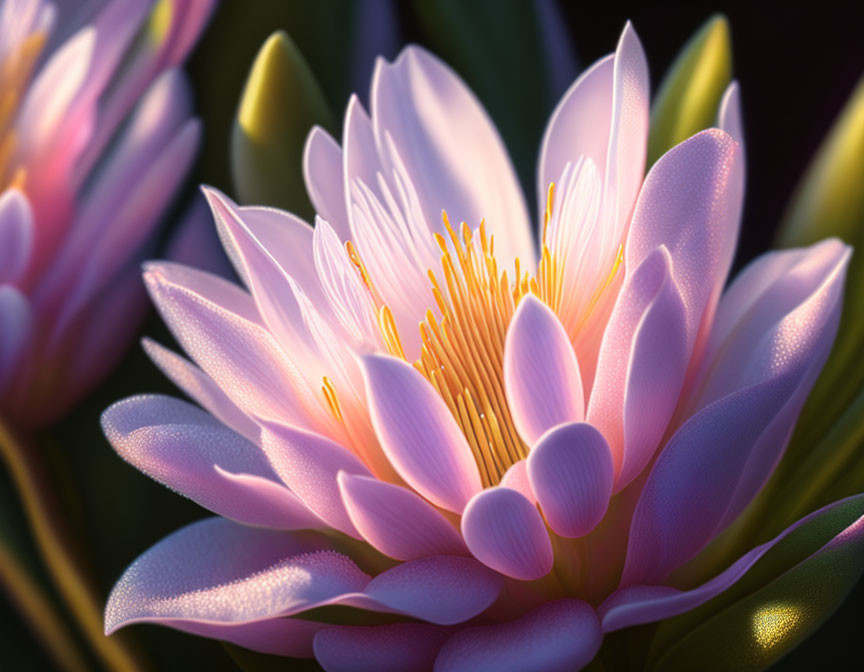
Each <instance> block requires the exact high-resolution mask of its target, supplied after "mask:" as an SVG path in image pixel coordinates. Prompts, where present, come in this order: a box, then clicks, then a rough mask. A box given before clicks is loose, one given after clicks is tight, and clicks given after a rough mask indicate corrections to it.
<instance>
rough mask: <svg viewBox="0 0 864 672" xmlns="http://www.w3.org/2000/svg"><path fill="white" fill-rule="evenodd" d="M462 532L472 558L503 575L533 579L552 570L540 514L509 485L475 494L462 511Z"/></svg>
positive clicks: (548, 541) (548, 542)
mask: <svg viewBox="0 0 864 672" xmlns="http://www.w3.org/2000/svg"><path fill="white" fill-rule="evenodd" d="M462 536H463V537H464V538H465V543H466V544H468V549H469V550H470V551H471V553H472V554H473V555H474V557H475V558H477V559H478V560H479V561H480V562H482V563H483V564H485V565H488V566H489V567H491V568H492V569H494V570H497V571H499V572H501V573H502V574H505V575H506V576H510V577H512V578H514V579H521V580H523V581H532V580H533V579H539V578H540V577H541V576H546V574H548V573H549V572H550V571H551V570H552V562H553V560H554V558H553V554H552V542H551V541H550V540H549V534H548V533H547V532H546V524H545V523H544V522H543V518H541V517H540V514H539V513H538V512H537V509H536V508H535V507H534V505H533V504H532V503H531V502H530V501H528V500H527V499H525V497H524V496H522V495H521V494H520V493H518V492H516V491H515V490H511V489H510V488H503V487H497V488H489V489H487V490H484V491H483V492H480V493H478V494H477V495H475V496H474V498H473V499H472V500H471V501H470V502H469V503H468V506H467V507H465V512H464V514H463V515H462Z"/></svg>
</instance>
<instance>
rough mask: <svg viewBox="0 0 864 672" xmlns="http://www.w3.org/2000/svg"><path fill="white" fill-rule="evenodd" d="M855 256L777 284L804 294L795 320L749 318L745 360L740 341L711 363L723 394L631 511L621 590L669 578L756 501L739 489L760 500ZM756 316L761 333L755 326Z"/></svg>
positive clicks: (689, 429) (693, 422)
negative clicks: (802, 282) (801, 283)
mask: <svg viewBox="0 0 864 672" xmlns="http://www.w3.org/2000/svg"><path fill="white" fill-rule="evenodd" d="M848 252H849V251H848V249H845V250H842V254H841V255H840V258H839V259H837V260H836V263H835V264H833V265H829V266H828V267H827V268H826V269H824V270H825V272H824V273H823V274H816V275H815V276H811V277H810V278H809V280H810V281H809V282H808V283H806V284H807V286H806V288H797V289H793V288H794V287H795V282H796V281H797V278H795V277H794V276H790V275H785V276H783V277H782V278H781V279H780V280H778V283H779V284H780V286H781V287H782V286H783V285H785V281H786V280H787V279H788V281H789V282H791V283H792V285H790V286H787V287H786V291H789V292H795V293H797V292H798V291H800V292H801V294H803V295H804V297H805V298H804V299H803V300H802V301H801V302H800V304H799V305H798V306H797V307H795V308H794V309H793V310H791V311H790V312H788V314H785V315H782V316H780V317H779V319H777V321H776V322H771V321H770V320H769V321H768V323H767V324H766V323H765V322H764V321H763V320H762V315H761V314H760V313H751V314H749V315H748V319H745V320H743V321H742V323H741V324H740V325H739V326H738V327H737V328H736V329H735V335H736V338H737V337H742V338H744V339H745V340H746V343H747V344H748V348H747V350H748V352H747V356H746V357H745V358H730V357H729V355H728V353H732V352H734V351H735V350H736V345H737V344H735V343H734V342H733V343H730V344H727V346H726V347H725V348H724V349H723V351H722V352H721V353H720V355H719V356H718V358H716V360H715V362H713V363H712V367H711V368H714V369H716V370H717V371H720V372H722V373H721V374H719V375H722V376H723V377H724V378H726V379H727V385H725V386H724V387H723V388H722V389H723V391H724V393H725V396H722V397H721V398H719V399H718V400H716V401H712V402H711V403H709V404H708V405H707V406H705V407H704V408H702V409H701V410H700V411H699V412H698V413H696V414H695V415H693V416H692V417H691V418H690V419H689V420H688V421H687V422H685V423H684V424H683V425H682V426H681V428H680V429H679V430H678V431H677V432H676V433H675V435H674V436H673V437H672V438H671V439H670V441H669V443H668V445H667V446H666V447H665V448H664V449H663V452H661V453H660V456H659V458H658V460H657V462H656V463H655V465H654V468H653V470H652V472H651V474H650V475H649V477H648V479H647V481H646V483H645V487H644V489H643V490H642V494H641V495H640V499H639V502H638V504H637V506H636V510H635V512H634V515H633V522H632V526H631V530H630V539H629V545H628V549H627V560H626V564H625V568H624V575H623V577H622V586H626V585H629V584H631V583H649V584H650V583H657V582H659V581H662V580H663V579H664V578H665V576H666V575H667V574H668V572H669V571H671V570H672V569H674V568H675V567H677V566H678V565H680V564H681V563H682V562H684V561H686V560H688V559H689V558H690V557H692V556H693V555H694V554H695V553H696V552H698V551H699V550H700V549H701V548H702V547H703V546H704V545H705V544H706V543H707V542H708V541H709V540H710V539H711V538H712V537H713V536H715V535H716V534H718V533H719V532H720V531H721V530H722V528H723V526H724V525H725V524H727V523H728V522H729V520H730V518H729V516H727V514H728V513H729V511H730V507H734V508H736V509H737V510H740V509H741V508H742V507H743V505H744V504H745V503H746V501H749V500H746V498H744V497H741V496H740V491H739V488H742V487H743V488H744V490H745V491H746V493H747V495H748V496H752V494H755V490H756V489H758V487H754V486H755V485H756V484H760V485H761V482H764V479H765V478H767V476H768V474H769V473H770V468H771V467H772V466H773V463H774V461H776V457H777V456H778V455H779V451H782V448H783V445H784V443H785V439H786V438H788V430H789V429H790V428H791V423H792V421H793V420H794V416H795V414H796V413H797V409H798V408H800V403H803V397H804V396H806V392H807V390H808V389H809V387H810V386H811V385H812V383H813V381H814V380H815V377H816V374H817V373H818V371H819V369H820V368H821V366H822V364H823V363H824V361H825V358H826V357H827V355H828V351H829V350H830V347H831V343H832V341H833V338H834V335H835V333H836V330H837V323H838V320H839V311H840V307H841V296H842V287H843V278H844V275H845V268H846V263H847V261H848ZM823 268H824V267H823ZM781 293H782V292H781ZM750 320H752V321H753V323H755V324H758V325H759V328H758V329H755V330H751V329H750V326H751V323H750ZM733 341H734V339H733ZM709 385H710V377H709ZM790 409H792V411H794V412H792V411H790ZM781 425H785V433H784V432H783V431H780V430H779V429H778V428H779V427H780V426H781ZM766 436H767V437H770V439H771V440H769V441H765V442H763V438H765V437H766Z"/></svg>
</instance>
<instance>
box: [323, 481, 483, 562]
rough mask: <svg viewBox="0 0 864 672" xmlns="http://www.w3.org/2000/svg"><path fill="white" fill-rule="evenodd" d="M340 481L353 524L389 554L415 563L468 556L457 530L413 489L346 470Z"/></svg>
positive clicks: (343, 498)
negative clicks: (423, 560)
mask: <svg viewBox="0 0 864 672" xmlns="http://www.w3.org/2000/svg"><path fill="white" fill-rule="evenodd" d="M338 480H339V490H340V492H341V493H342V500H343V502H344V504H345V508H346V509H347V511H348V515H349V517H350V518H351V522H353V523H354V526H355V528H356V529H357V530H358V531H359V532H360V534H361V536H362V537H363V538H364V539H366V541H368V542H369V543H370V544H372V545H373V546H374V547H375V548H377V549H378V550H379V551H381V552H382V553H384V554H385V555H389V556H390V557H391V558H396V559H397V560H414V559H417V558H422V557H425V556H427V555H467V554H468V549H467V548H465V543H464V542H463V541H462V537H461V535H460V534H459V532H458V531H457V530H456V528H455V527H453V525H451V524H450V523H449V522H448V521H447V520H446V519H445V518H444V516H442V515H441V514H440V513H439V512H438V511H436V510H435V509H434V508H433V507H432V506H430V505H429V504H428V503H427V502H426V501H425V500H423V499H422V498H420V497H419V496H418V495H416V494H414V493H413V492H411V491H410V490H407V489H405V488H402V487H400V486H398V485H393V484H392V483H385V482H383V481H379V480H377V479H374V478H367V477H365V476H355V475H351V474H349V473H347V472H344V471H343V472H340V473H339V479H338Z"/></svg>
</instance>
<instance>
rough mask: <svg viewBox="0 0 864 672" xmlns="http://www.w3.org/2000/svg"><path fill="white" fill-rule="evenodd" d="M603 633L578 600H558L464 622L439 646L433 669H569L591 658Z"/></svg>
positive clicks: (447, 671) (504, 671) (537, 671)
mask: <svg viewBox="0 0 864 672" xmlns="http://www.w3.org/2000/svg"><path fill="white" fill-rule="evenodd" d="M602 640H603V635H602V633H601V631H600V623H599V622H598V621H597V615H596V614H595V613H594V610H593V609H592V608H591V607H590V606H589V605H587V604H586V603H585V602H582V601H581V600H556V601H554V602H548V603H546V604H544V605H542V606H540V607H537V608H536V609H534V611H531V612H529V613H527V614H525V615H524V616H522V617H521V618H519V619H517V620H515V621H513V622H511V623H501V624H498V625H482V626H477V627H472V628H466V629H465V630H462V631H461V632H459V633H457V634H455V635H453V636H452V637H451V638H450V639H449V640H447V642H446V643H445V644H444V646H443V647H441V652H440V653H439V654H438V658H437V659H436V661H435V672H522V671H523V670H531V671H532V672H572V671H574V670H580V669H582V667H584V666H585V665H587V664H588V663H589V662H591V660H592V659H593V658H594V655H595V654H596V653H597V650H598V649H599V648H600V644H601V642H602Z"/></svg>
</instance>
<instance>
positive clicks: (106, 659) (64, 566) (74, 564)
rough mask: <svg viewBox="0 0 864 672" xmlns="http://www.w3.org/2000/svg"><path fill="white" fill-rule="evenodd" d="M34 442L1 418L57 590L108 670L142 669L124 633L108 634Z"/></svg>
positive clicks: (1, 450) (14, 475) (3, 450)
mask: <svg viewBox="0 0 864 672" xmlns="http://www.w3.org/2000/svg"><path fill="white" fill-rule="evenodd" d="M29 448H31V447H28V446H25V445H24V444H23V443H22V442H21V440H20V439H18V438H17V437H16V436H15V435H14V434H13V432H12V431H11V430H10V429H9V427H8V426H6V425H4V424H3V423H2V422H0V455H2V457H3V460H4V461H5V462H6V465H7V467H8V469H9V474H10V476H11V479H12V481H13V482H14V483H15V486H16V488H17V490H18V495H19V497H20V498H21V502H22V505H23V509H24V511H25V513H26V515H27V520H28V522H29V524H30V529H31V531H32V533H33V538H34V539H35V541H36V545H37V547H38V549H39V552H40V554H41V556H42V561H43V562H44V564H45V567H46V568H47V569H48V571H49V573H50V574H51V577H52V578H53V580H54V582H55V584H56V586H57V589H58V592H59V593H60V595H61V597H62V598H63V600H64V602H65V603H66V605H67V607H68V608H69V610H70V612H71V613H72V615H73V616H74V617H75V619H76V622H77V623H78V625H79V627H80V628H81V631H82V632H83V634H84V636H85V637H86V638H87V641H88V642H89V644H90V645H91V646H92V647H93V650H94V651H95V653H96V655H97V656H99V658H100V659H101V660H102V662H103V663H104V664H105V666H106V667H107V668H108V669H109V670H112V671H116V672H139V671H140V670H144V669H146V668H145V666H144V665H143V664H142V662H141V661H139V660H138V658H137V656H135V655H133V654H132V652H131V651H130V650H129V648H128V647H127V646H126V645H125V644H124V643H123V642H122V640H121V639H118V638H117V637H113V638H110V639H109V638H108V637H106V636H105V634H104V631H103V620H102V603H101V600H99V599H98V598H97V597H96V594H97V593H96V591H95V590H94V589H93V587H92V584H91V581H90V580H89V578H88V577H87V576H86V574H85V572H84V571H83V569H82V568H81V565H80V563H79V561H78V560H77V558H76V557H75V553H74V552H73V551H72V545H71V543H70V541H69V539H68V536H67V534H66V532H65V530H64V525H63V523H62V517H61V516H60V513H59V508H58V506H57V503H56V501H55V500H54V498H53V488H52V486H51V483H50V481H49V480H48V478H47V476H46V474H45V471H44V469H43V467H42V465H41V464H40V462H39V456H40V455H39V451H37V450H33V449H29Z"/></svg>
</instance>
